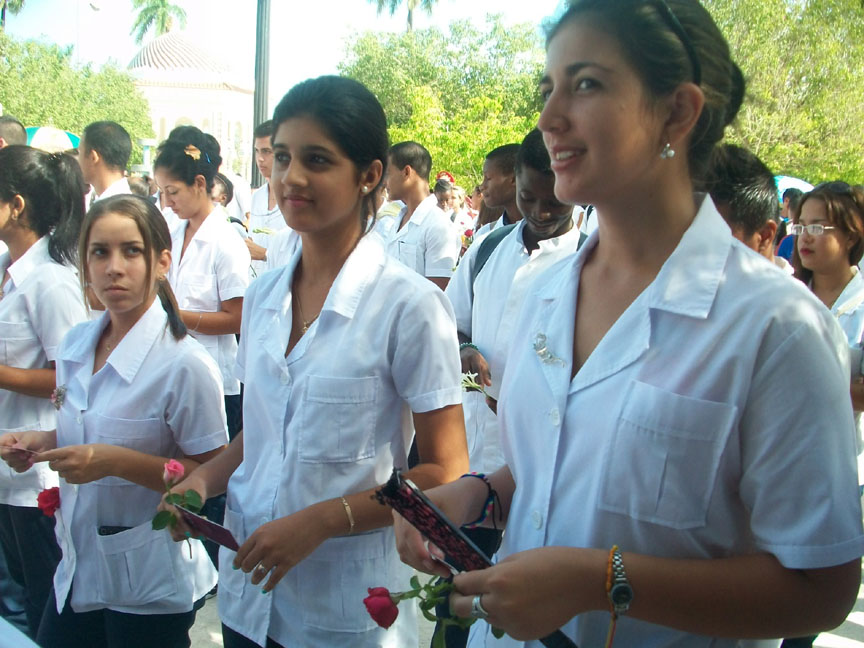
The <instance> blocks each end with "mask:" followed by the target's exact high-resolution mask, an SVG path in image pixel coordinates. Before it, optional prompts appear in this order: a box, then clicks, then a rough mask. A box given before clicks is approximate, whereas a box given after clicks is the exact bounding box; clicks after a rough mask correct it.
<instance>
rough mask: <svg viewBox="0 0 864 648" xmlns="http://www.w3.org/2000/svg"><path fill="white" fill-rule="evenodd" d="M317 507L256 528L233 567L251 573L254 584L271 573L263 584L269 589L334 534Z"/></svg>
mask: <svg viewBox="0 0 864 648" xmlns="http://www.w3.org/2000/svg"><path fill="white" fill-rule="evenodd" d="M316 506H319V505H313V506H310V507H308V508H305V509H303V510H302V511H298V512H297V513H294V514H292V515H289V516H287V517H283V518H279V519H278V520H273V521H272V522H268V523H266V524H262V525H261V526H260V527H258V528H257V529H255V532H254V533H253V534H252V535H250V536H249V538H248V539H247V540H246V542H244V543H243V545H242V546H241V547H240V549H239V550H238V551H237V555H236V556H235V557H234V568H235V569H242V570H243V571H244V572H246V573H247V574H248V573H249V572H252V584H253V585H258V584H259V583H260V582H261V581H262V580H264V577H265V576H267V575H268V574H269V575H270V578H269V579H268V580H267V583H266V584H265V585H264V587H263V591H264V593H267V592H270V591H272V590H273V588H274V587H276V584H277V583H278V582H279V581H280V580H282V578H283V577H284V576H285V574H287V573H288V570H290V569H291V568H292V567H294V566H295V565H297V564H298V563H299V562H300V561H301V560H303V559H304V558H306V557H307V556H308V555H309V554H311V553H312V552H313V551H315V549H316V548H318V546H319V545H320V544H321V543H322V542H324V541H325V540H327V538H329V537H330V536H331V534H330V532H329V531H328V529H327V528H326V527H325V525H324V523H323V522H322V519H323V518H322V516H321V515H319V514H318V512H317V510H316Z"/></svg>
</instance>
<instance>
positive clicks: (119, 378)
mask: <svg viewBox="0 0 864 648" xmlns="http://www.w3.org/2000/svg"><path fill="white" fill-rule="evenodd" d="M167 323H168V318H167V316H166V314H165V311H164V310H163V309H162V304H161V302H160V301H159V299H158V298H157V299H156V300H155V301H154V302H153V304H152V305H151V306H150V308H149V309H148V310H147V312H145V313H144V315H142V316H141V319H139V320H138V322H136V324H135V325H134V326H133V327H132V329H131V330H130V331H129V332H128V333H127V334H126V336H125V337H124V338H123V339H122V340H121V341H120V344H118V345H117V348H115V349H114V351H112V352H111V355H110V356H108V361H107V362H106V364H105V365H104V366H103V367H102V368H101V369H100V370H99V371H98V372H96V373H95V374H94V373H93V359H94V353H95V349H96V344H97V343H98V341H99V336H100V335H101V333H102V331H103V330H104V328H105V326H106V325H107V324H108V315H107V314H105V315H104V316H103V317H102V318H101V319H100V320H97V321H93V322H87V323H86V324H81V325H79V326H76V327H75V328H74V329H73V330H72V331H71V332H70V333H69V335H67V336H66V339H65V340H64V341H63V346H62V347H61V349H60V353H59V357H58V361H57V384H58V385H63V386H64V387H65V388H66V395H65V398H64V400H63V405H62V407H61V408H60V411H59V413H58V415H57V446H58V447H63V446H69V445H79V444H83V443H106V444H110V445H117V446H123V447H126V448H131V449H133V450H137V451H139V452H144V453H146V454H150V455H156V456H162V457H181V456H183V455H187V456H188V455H197V454H202V453H204V452H209V451H210V450H214V449H216V448H219V447H220V446H223V445H225V444H226V443H228V433H227V429H226V423H225V414H224V411H223V406H222V387H221V385H222V377H221V375H220V374H219V370H218V368H217V367H216V364H215V363H214V362H213V359H212V358H210V356H209V355H208V354H207V353H206V352H205V351H204V349H203V348H202V347H201V345H200V344H198V343H197V342H196V341H195V340H194V339H193V338H192V337H190V336H186V337H185V338H184V339H182V340H180V341H177V340H175V339H174V337H173V336H172V335H171V332H170V330H169V329H168V325H167ZM161 498H162V493H159V492H157V491H153V490H150V489H149V488H145V487H144V486H139V485H137V484H133V483H132V482H129V481H126V480H124V479H120V478H119V477H105V478H103V479H100V480H97V481H95V482H91V483H89V484H80V485H72V484H68V483H66V482H65V481H63V480H61V482H60V506H61V508H60V516H59V517H58V520H59V521H60V522H59V524H57V525H56V527H55V533H56V535H57V542H58V544H59V545H60V548H61V549H62V551H63V558H62V560H61V561H60V565H59V566H58V567H57V571H56V572H55V574H54V591H55V594H56V598H57V608H58V612H59V611H60V610H61V609H62V607H63V605H64V603H65V601H66V597H67V595H68V593H69V587H70V585H71V584H72V583H73V579H74V584H75V587H74V589H73V591H72V600H71V605H72V609H73V610H75V611H76V612H87V611H90V610H96V609H102V608H108V609H112V610H117V611H120V612H130V613H134V614H175V613H180V612H188V611H189V610H191V609H192V604H193V603H194V602H195V601H197V600H198V599H200V598H201V597H202V596H204V594H206V593H207V592H208V591H210V589H211V588H212V587H213V585H215V584H216V571H215V570H214V569H213V566H212V563H211V562H210V558H209V557H208V556H207V552H206V551H205V550H204V547H203V545H202V544H201V543H200V542H192V543H191V545H192V558H190V556H189V548H188V547H187V546H186V544H185V543H184V544H181V543H175V542H174V541H173V540H172V539H171V537H170V535H169V533H168V532H167V531H153V530H152V528H151V520H152V519H153V516H154V515H155V514H156V507H157V506H158V505H159V501H160V499H161ZM102 526H114V527H129V529H128V530H126V531H122V532H120V533H116V534H114V535H99V533H98V529H99V527H102ZM82 549H83V550H82Z"/></svg>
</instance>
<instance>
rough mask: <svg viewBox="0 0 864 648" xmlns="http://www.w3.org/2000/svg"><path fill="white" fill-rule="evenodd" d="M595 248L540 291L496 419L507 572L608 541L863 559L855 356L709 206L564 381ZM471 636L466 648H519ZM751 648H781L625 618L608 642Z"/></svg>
mask: <svg viewBox="0 0 864 648" xmlns="http://www.w3.org/2000/svg"><path fill="white" fill-rule="evenodd" d="M596 242H597V234H594V235H592V237H591V238H590V239H589V240H588V241H587V242H586V243H585V245H584V246H583V247H582V249H581V250H580V251H579V253H577V254H576V255H575V257H573V258H571V259H566V260H565V261H562V262H561V263H559V264H558V265H556V266H554V267H553V268H551V269H550V270H549V271H548V272H547V273H546V274H544V276H543V277H540V279H539V280H538V281H537V282H536V283H535V286H534V289H533V290H532V291H531V293H530V294H529V296H528V297H527V298H526V300H525V304H524V307H523V310H522V314H521V316H520V321H519V325H518V330H517V334H516V335H515V336H514V340H516V341H517V342H516V343H515V344H514V347H513V350H512V352H511V354H510V356H509V357H508V359H507V369H506V372H505V375H504V385H503V387H502V393H501V401H500V403H499V409H498V412H499V416H500V421H501V426H502V430H503V434H504V443H505V454H506V456H507V461H508V464H509V465H510V467H511V470H512V472H513V476H514V478H515V480H516V484H517V488H516V492H515V495H514V498H513V502H512V505H511V508H510V517H509V522H508V524H507V532H506V533H505V534H504V543H503V546H502V548H501V551H500V552H499V557H500V558H502V559H503V558H504V557H505V556H508V555H511V554H513V553H514V552H517V551H521V550H525V549H530V548H534V547H541V546H553V545H559V546H572V547H593V548H602V549H604V550H607V551H608V549H609V548H610V547H611V546H612V545H613V544H618V545H619V546H621V548H622V550H623V551H625V552H626V551H632V552H636V553H642V554H650V555H654V556H658V557H672V558H696V559H701V558H722V557H727V556H738V555H747V554H752V553H758V552H767V553H770V554H773V555H774V556H776V557H777V559H778V560H779V561H780V562H781V563H782V564H783V565H784V566H785V567H787V568H789V569H812V568H823V567H828V566H832V565H839V564H843V563H846V562H849V561H852V560H856V559H857V558H858V557H860V556H861V555H862V553H864V535H862V526H861V503H860V499H859V497H858V489H857V484H856V479H855V454H854V453H855V438H854V424H853V421H852V409H851V407H850V402H849V374H848V371H849V369H848V363H847V358H848V354H847V351H846V341H845V339H844V338H843V334H842V332H841V331H840V328H839V327H838V326H837V323H836V321H835V320H834V318H833V317H832V316H831V315H830V313H829V312H828V311H827V309H825V308H823V307H822V306H821V305H820V304H819V303H818V301H817V300H816V299H815V298H814V296H813V295H812V294H811V293H810V292H809V291H808V290H807V289H806V287H805V286H804V285H803V284H800V283H798V282H792V281H789V279H788V278H787V277H785V276H784V275H783V274H782V273H781V272H777V271H776V269H774V268H772V267H771V266H770V264H766V263H765V259H764V258H762V257H759V256H758V255H756V254H754V253H753V252H752V251H751V250H749V249H747V248H746V247H745V246H744V245H743V244H741V243H740V242H738V241H736V240H734V239H733V238H732V235H731V233H730V232H729V228H728V227H727V225H726V223H725V222H724V221H723V219H722V218H721V217H720V215H719V214H718V213H717V211H716V209H715V208H714V206H713V204H712V203H711V201H710V200H709V199H706V200H705V201H704V202H703V203H702V206H701V209H700V210H699V212H698V214H697V216H696V219H695V220H694V222H693V223H692V225H691V226H690V228H689V229H688V230H687V232H686V233H685V234H684V236H683V237H682V239H681V241H680V243H679V244H678V246H677V248H676V249H675V251H674V252H673V253H672V255H671V256H670V257H669V259H668V260H667V261H666V263H665V264H664V265H663V267H662V269H661V270H660V273H659V274H658V276H657V277H656V279H655V280H654V281H653V282H652V283H651V285H649V286H648V287H647V288H646V289H645V291H644V292H643V293H642V294H641V295H640V296H639V297H638V298H637V299H636V300H635V301H634V302H633V303H632V304H631V305H630V306H629V308H628V309H627V310H626V311H625V312H624V313H623V314H622V315H621V317H620V318H619V319H618V321H617V322H616V323H615V324H614V325H613V326H612V328H611V329H610V330H609V331H608V332H607V333H606V335H605V336H604V337H603V339H602V340H601V341H600V343H599V344H598V346H597V347H596V349H594V351H593V353H592V354H591V355H590V356H589V357H588V359H587V360H586V361H585V363H584V365H583V366H582V367H581V369H580V370H579V372H578V373H577V374H576V376H575V378H574V379H573V380H572V381H571V380H570V375H571V365H572V349H573V325H574V317H575V315H574V313H575V308H576V303H577V301H576V300H577V294H576V293H577V288H578V286H579V273H580V270H581V268H582V265H583V263H584V262H585V260H586V259H587V258H588V256H589V255H590V254H591V250H592V248H593V247H594V245H595V244H596ZM781 375H782V376H783V380H784V389H778V388H777V381H778V379H779V376H781ZM790 394H794V395H795V398H794V399H793V400H792V401H790V399H789V395H790ZM636 595H637V596H638V592H637V593H636ZM608 624H609V613H608V611H605V612H591V613H587V614H583V615H580V616H578V617H577V618H575V619H574V620H572V621H570V622H568V623H567V624H566V625H565V626H564V630H565V632H566V634H567V635H568V636H570V637H572V638H573V639H574V640H575V641H576V643H577V644H579V645H580V646H602V645H603V642H604V638H605V636H606V631H607V628H608ZM477 625H478V626H479V627H475V628H472V631H473V632H472V638H471V642H470V643H469V645H470V646H471V647H472V648H476V647H477V646H484V645H487V646H492V645H495V646H515V645H522V644H521V643H520V642H516V641H514V640H512V639H502V640H501V641H499V642H496V640H495V639H494V638H492V636H491V633H489V630H488V625H486V624H482V623H481V624H477ZM487 635H488V636H487ZM527 645H529V646H532V647H534V646H539V642H528V644H527ZM757 645H759V646H778V645H779V640H772V641H761V642H760V641H739V640H735V639H718V638H711V637H703V636H696V635H690V634H687V633H683V632H680V631H677V630H673V629H670V628H664V627H661V626H657V625H652V624H649V623H646V622H643V621H639V620H637V619H634V618H632V617H629V616H623V617H622V618H621V619H619V621H618V628H617V631H616V634H615V646H616V648H628V647H633V646H638V647H640V648H641V647H643V646H651V647H656V648H659V647H664V648H665V647H669V646H675V647H680V648H685V647H686V648H700V647H708V646H710V647H711V648H726V647H736V648H738V647H742V646H757Z"/></svg>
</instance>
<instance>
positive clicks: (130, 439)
mask: <svg viewBox="0 0 864 648" xmlns="http://www.w3.org/2000/svg"><path fill="white" fill-rule="evenodd" d="M94 427H95V432H96V443H105V444H108V445H114V446H121V447H123V448H129V449H130V450H136V451H138V452H142V453H144V454H148V455H156V456H159V455H161V454H163V453H162V427H163V423H162V421H161V420H160V419H158V418H147V419H123V418H114V417H109V416H103V415H102V414H96V415H95V421H94ZM95 483H97V484H101V485H103V486H132V485H133V484H132V482H128V481H126V480H125V479H120V478H119V477H104V478H102V479H100V480H99V481H97V482H95Z"/></svg>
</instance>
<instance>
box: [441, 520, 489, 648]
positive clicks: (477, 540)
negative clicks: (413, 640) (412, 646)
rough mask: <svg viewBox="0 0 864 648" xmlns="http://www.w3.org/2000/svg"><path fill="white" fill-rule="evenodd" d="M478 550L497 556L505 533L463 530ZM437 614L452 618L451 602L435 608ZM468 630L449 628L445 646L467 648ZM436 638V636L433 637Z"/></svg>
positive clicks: (443, 617)
mask: <svg viewBox="0 0 864 648" xmlns="http://www.w3.org/2000/svg"><path fill="white" fill-rule="evenodd" d="M462 530H463V531H464V532H465V535H467V536H468V537H469V538H470V539H471V540H472V541H473V542H474V544H475V545H477V548H478V549H479V550H480V551H482V552H483V553H485V554H486V555H487V556H489V558H491V557H492V556H494V555H495V552H496V551H498V547H499V546H500V545H501V536H502V535H503V532H501V531H498V530H496V529H484V528H482V527H481V528H477V529H462ZM435 614H436V616H438V617H439V618H441V619H445V618H450V616H451V614H450V602H449V601H446V602H444V603H442V604H439V605H436V606H435ZM440 625H441V622H440V621H439V622H438V623H436V624H435V632H436V633H437V632H438V626H440ZM468 632H469V631H468V630H463V629H462V628H460V627H458V626H448V628H447V629H446V630H445V631H444V644H445V645H446V646H447V648H465V646H466V645H467V644H468ZM433 636H434V635H433Z"/></svg>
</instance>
